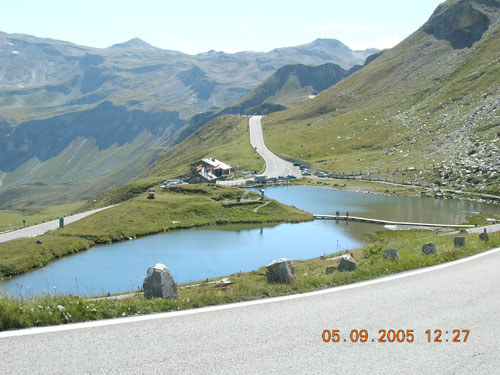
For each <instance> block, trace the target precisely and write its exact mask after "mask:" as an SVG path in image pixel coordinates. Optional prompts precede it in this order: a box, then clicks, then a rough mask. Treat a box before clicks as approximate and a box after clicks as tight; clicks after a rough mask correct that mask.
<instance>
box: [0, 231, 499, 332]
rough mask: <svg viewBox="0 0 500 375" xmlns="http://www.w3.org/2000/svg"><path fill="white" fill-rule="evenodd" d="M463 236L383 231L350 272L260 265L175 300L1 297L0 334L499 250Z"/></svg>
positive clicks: (296, 288) (267, 292)
mask: <svg viewBox="0 0 500 375" xmlns="http://www.w3.org/2000/svg"><path fill="white" fill-rule="evenodd" d="M465 237H466V242H467V245H466V246H465V247H461V248H455V247H454V245H453V237H451V236H438V235H437V233H432V232H428V231H401V232H383V233H379V234H377V235H375V236H374V237H373V238H372V240H371V242H370V243H369V244H368V245H366V246H364V247H362V248H360V249H357V250H355V251H353V252H351V253H352V254H353V255H354V258H355V259H356V261H357V263H358V268H357V270H355V271H352V272H338V271H335V272H333V273H331V274H326V272H325V269H326V267H327V266H328V265H336V264H337V263H338V261H337V260H329V259H328V258H329V257H328V256H327V257H323V258H324V259H323V258H315V259H311V260H305V261H295V268H296V274H297V280H296V282H295V283H293V284H284V285H269V284H268V283H267V281H266V273H265V267H261V268H259V269H258V270H255V271H252V272H247V273H243V274H233V275H229V276H227V277H228V278H229V279H230V280H231V281H232V282H233V283H232V284H231V285H229V286H225V287H217V286H215V285H213V284H212V285H209V284H206V283H203V282H202V283H201V285H200V286H197V287H192V288H180V291H179V298H178V299H177V300H174V301H171V300H166V299H165V300H164V299H152V300H147V299H144V298H143V297H142V295H140V294H139V295H134V296H132V297H130V298H126V299H122V300H99V301H89V300H86V299H83V298H81V297H78V296H44V297H38V298H34V299H27V300H12V299H9V298H7V297H5V296H0V330H11V329H19V328H28V327H34V326H46V325H55V324H66V323H72V322H82V321H90V320H98V319H109V318H116V317H123V316H133V315H142V314H149V313H154V312H166V311H176V310H182V309H190V308H197V307H203V306H209V305H218V304H225V303H232V302H239V301H248V300H253V299H258V298H266V297H275V296H281V295H287V294H293V293H303V292H308V291H312V290H315V289H322V288H328V287H334V286H338V285H345V284H349V283H353V282H358V281H363V280H368V279H373V278H376V277H380V276H385V275H389V274H393V273H398V272H403V271H407V270H411V269H417V268H421V267H426V266H431V265H436V264H440V263H444V262H448V261H452V260H456V259H460V258H464V257H467V256H470V255H474V254H477V253H480V252H483V251H486V250H488V249H491V248H495V247H499V246H500V233H495V234H491V235H490V240H489V241H488V242H484V241H481V240H480V239H479V237H478V236H477V235H465ZM426 242H435V243H436V247H437V252H436V253H435V254H434V255H431V256H427V255H424V254H423V253H422V251H421V248H422V245H423V244H424V243H426ZM390 248H396V249H398V250H399V252H400V256H401V258H400V259H399V260H396V261H391V260H387V259H383V256H382V254H383V250H385V249H390ZM332 255H337V254H332Z"/></svg>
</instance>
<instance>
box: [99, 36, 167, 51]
mask: <svg viewBox="0 0 500 375" xmlns="http://www.w3.org/2000/svg"><path fill="white" fill-rule="evenodd" d="M108 48H120V49H149V50H157V49H159V48H157V47H154V46H152V45H151V44H149V43H147V42H145V41H144V40H142V39H140V38H133V39H130V40H128V41H126V42H123V43H118V44H113V45H112V46H111V47H108Z"/></svg>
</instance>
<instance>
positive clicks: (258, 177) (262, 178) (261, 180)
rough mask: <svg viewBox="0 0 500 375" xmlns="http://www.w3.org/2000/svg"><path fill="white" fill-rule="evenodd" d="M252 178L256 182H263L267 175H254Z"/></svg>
mask: <svg viewBox="0 0 500 375" xmlns="http://www.w3.org/2000/svg"><path fill="white" fill-rule="evenodd" d="M253 180H254V181H255V182H256V183H258V184H265V183H266V181H267V177H266V176H255V177H254V179H253Z"/></svg>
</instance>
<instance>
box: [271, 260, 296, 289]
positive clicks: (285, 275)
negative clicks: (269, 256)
mask: <svg viewBox="0 0 500 375" xmlns="http://www.w3.org/2000/svg"><path fill="white" fill-rule="evenodd" d="M266 270H267V282H268V283H269V284H285V283H293V282H294V281H295V278H296V277H295V266H294V265H293V262H292V261H291V260H290V259H286V258H282V259H279V260H275V261H273V262H271V263H270V264H268V265H267V266H266Z"/></svg>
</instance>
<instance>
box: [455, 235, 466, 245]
mask: <svg viewBox="0 0 500 375" xmlns="http://www.w3.org/2000/svg"><path fill="white" fill-rule="evenodd" d="M453 245H455V247H464V246H465V237H455V238H454V239H453Z"/></svg>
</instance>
